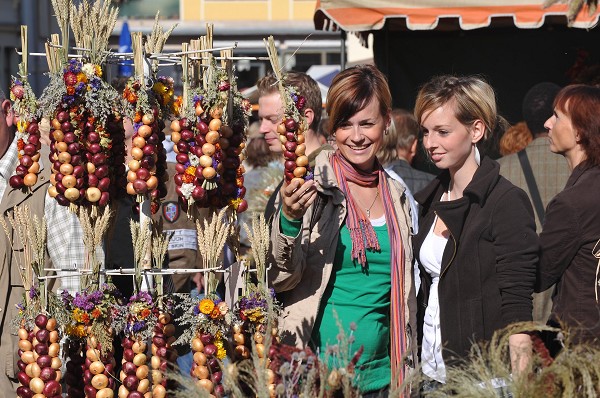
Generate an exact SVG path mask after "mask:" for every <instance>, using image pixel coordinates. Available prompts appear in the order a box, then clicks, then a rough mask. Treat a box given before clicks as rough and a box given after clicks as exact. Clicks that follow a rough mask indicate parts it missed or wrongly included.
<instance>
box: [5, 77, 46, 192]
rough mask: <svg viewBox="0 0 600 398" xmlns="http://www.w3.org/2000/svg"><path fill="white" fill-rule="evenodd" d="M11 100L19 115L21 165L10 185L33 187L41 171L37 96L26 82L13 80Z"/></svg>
mask: <svg viewBox="0 0 600 398" xmlns="http://www.w3.org/2000/svg"><path fill="white" fill-rule="evenodd" d="M10 99H11V100H12V101H13V108H14V110H15V113H16V115H17V118H18V120H17V123H16V125H17V132H16V137H17V151H18V157H19V164H18V165H17V167H16V170H15V175H13V176H12V177H10V179H9V184H10V186H11V187H12V188H15V189H19V188H23V187H33V186H34V185H35V184H36V183H37V176H38V173H39V171H40V164H39V160H40V152H39V151H40V148H41V141H40V129H39V124H38V119H37V118H35V117H34V116H33V113H34V111H35V109H33V108H32V107H34V105H32V101H33V103H35V102H36V100H35V94H33V91H32V90H31V86H29V83H28V82H27V81H26V80H23V81H21V80H18V79H15V78H13V80H12V83H11V87H10Z"/></svg>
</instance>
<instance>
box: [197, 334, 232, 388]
mask: <svg viewBox="0 0 600 398" xmlns="http://www.w3.org/2000/svg"><path fill="white" fill-rule="evenodd" d="M215 343H216V341H215V336H213V335H212V334H210V333H199V334H197V335H196V337H194V339H192V352H193V353H194V362H193V363H192V370H191V375H192V376H193V377H195V378H197V379H198V381H197V382H196V384H197V385H198V386H199V387H201V388H203V389H205V390H206V391H207V392H208V393H210V394H213V395H215V396H216V397H222V396H223V395H224V394H225V388H224V387H223V384H222V379H223V371H222V367H221V362H220V361H219V359H217V352H218V347H217V346H216V345H215Z"/></svg>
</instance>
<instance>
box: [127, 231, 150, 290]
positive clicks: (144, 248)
mask: <svg viewBox="0 0 600 398" xmlns="http://www.w3.org/2000/svg"><path fill="white" fill-rule="evenodd" d="M129 226H130V229H131V241H132V243H133V260H134V267H135V278H134V289H135V291H136V292H139V291H140V289H141V287H142V270H143V269H144V268H145V263H146V258H147V254H148V252H149V251H150V242H151V240H152V231H151V230H150V228H148V224H147V222H144V224H143V225H140V223H138V222H135V221H133V220H132V221H131V222H130V224H129Z"/></svg>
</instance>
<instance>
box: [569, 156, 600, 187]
mask: <svg viewBox="0 0 600 398" xmlns="http://www.w3.org/2000/svg"><path fill="white" fill-rule="evenodd" d="M593 167H594V165H592V164H590V163H588V162H586V161H583V162H581V163H579V164H578V165H577V167H575V168H574V169H573V171H572V172H571V175H570V176H569V179H568V180H567V184H566V186H565V188H568V187H572V186H573V185H575V183H576V182H577V180H579V178H580V177H581V176H582V175H583V174H584V173H585V172H586V171H588V170H589V169H591V168H593Z"/></svg>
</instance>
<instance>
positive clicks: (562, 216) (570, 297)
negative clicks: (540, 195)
mask: <svg viewBox="0 0 600 398" xmlns="http://www.w3.org/2000/svg"><path fill="white" fill-rule="evenodd" d="M599 200H600V166H589V165H586V164H585V163H584V164H580V165H579V166H577V167H576V168H575V170H573V173H572V174H571V176H570V177H569V180H568V181H567V185H566V187H565V189H564V191H562V192H560V193H559V194H558V195H556V197H555V198H554V199H552V201H550V203H549V204H548V210H547V212H546V220H545V222H544V227H543V229H542V233H541V235H540V243H541V254H540V275H539V277H538V284H537V286H536V288H537V290H545V289H546V288H548V287H550V286H551V285H553V284H554V283H558V284H557V288H556V292H555V296H554V298H553V307H552V315H551V318H552V319H554V320H557V321H558V320H561V321H564V322H565V323H566V324H567V326H569V327H570V328H572V329H573V330H572V331H573V332H575V333H574V334H575V340H574V341H575V342H579V341H581V340H584V341H587V342H591V341H592V340H596V342H598V340H599V339H600V304H599V303H598V301H596V294H597V295H598V299H599V300H600V286H599V285H598V275H599V274H598V271H599V267H600V263H599V259H598V258H596V257H594V255H593V254H592V251H593V250H594V246H596V243H597V242H598V240H599V239H600V205H599V203H600V202H599ZM595 252H596V253H598V252H600V244H599V245H598V246H596V248H595Z"/></svg>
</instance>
